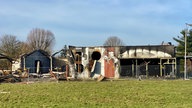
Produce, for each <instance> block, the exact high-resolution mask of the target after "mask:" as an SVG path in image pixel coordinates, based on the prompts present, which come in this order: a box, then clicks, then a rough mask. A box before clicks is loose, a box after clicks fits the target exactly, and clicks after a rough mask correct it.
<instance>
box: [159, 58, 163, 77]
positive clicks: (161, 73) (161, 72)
mask: <svg viewBox="0 0 192 108" xmlns="http://www.w3.org/2000/svg"><path fill="white" fill-rule="evenodd" d="M159 66H160V77H162V76H163V70H162V67H163V66H162V59H160V63H159Z"/></svg>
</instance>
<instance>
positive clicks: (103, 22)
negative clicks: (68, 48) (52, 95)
mask: <svg viewBox="0 0 192 108" xmlns="http://www.w3.org/2000/svg"><path fill="white" fill-rule="evenodd" d="M0 7H1V9H0V35H1V36H2V35H3V34H11V35H15V36H17V37H18V39H19V40H21V41H25V40H26V38H27V35H28V34H29V32H30V30H32V29H33V28H43V29H46V30H50V31H52V32H53V33H54V35H55V38H56V44H55V50H59V49H61V48H63V46H64V45H75V46H101V45H103V43H104V41H105V40H106V39H107V38H108V37H109V36H118V37H119V38H120V39H122V40H123V42H124V43H125V44H126V45H159V44H161V42H162V41H164V42H172V43H173V44H174V45H177V44H176V43H175V42H174V41H173V39H172V38H173V37H177V36H178V35H180V31H181V30H183V29H185V27H186V26H185V23H192V0H0Z"/></svg>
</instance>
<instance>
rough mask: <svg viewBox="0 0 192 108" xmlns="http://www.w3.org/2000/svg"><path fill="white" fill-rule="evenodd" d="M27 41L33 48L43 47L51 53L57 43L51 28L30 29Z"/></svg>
mask: <svg viewBox="0 0 192 108" xmlns="http://www.w3.org/2000/svg"><path fill="white" fill-rule="evenodd" d="M27 43H28V45H29V48H30V49H31V50H37V49H41V50H45V51H47V52H49V53H51V51H52V48H53V45H54V43H55V37H54V34H53V33H52V32H51V31H49V30H44V29H39V28H35V29H33V30H31V31H30V33H29V35H28V37H27Z"/></svg>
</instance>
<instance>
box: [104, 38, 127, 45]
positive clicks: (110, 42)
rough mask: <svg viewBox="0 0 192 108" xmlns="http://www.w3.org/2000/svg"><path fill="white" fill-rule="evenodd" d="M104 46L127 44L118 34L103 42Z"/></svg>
mask: <svg viewBox="0 0 192 108" xmlns="http://www.w3.org/2000/svg"><path fill="white" fill-rule="evenodd" d="M103 45H104V46H123V45H125V44H124V43H123V41H122V40H121V39H120V38H118V37H117V36H111V37H109V38H108V39H107V40H106V41H105V43H104V44H103Z"/></svg>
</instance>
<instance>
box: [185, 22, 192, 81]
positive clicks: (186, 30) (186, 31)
mask: <svg viewBox="0 0 192 108" xmlns="http://www.w3.org/2000/svg"><path fill="white" fill-rule="evenodd" d="M185 24H186V29H185V55H184V80H187V34H188V26H192V24H188V23H185Z"/></svg>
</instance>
